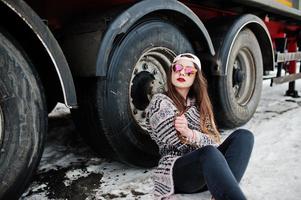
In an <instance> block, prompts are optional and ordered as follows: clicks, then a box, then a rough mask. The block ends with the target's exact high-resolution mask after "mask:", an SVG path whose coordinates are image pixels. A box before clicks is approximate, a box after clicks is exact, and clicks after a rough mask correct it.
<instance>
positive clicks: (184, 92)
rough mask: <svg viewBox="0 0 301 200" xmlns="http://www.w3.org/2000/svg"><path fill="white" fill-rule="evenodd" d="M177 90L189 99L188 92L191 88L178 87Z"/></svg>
mask: <svg viewBox="0 0 301 200" xmlns="http://www.w3.org/2000/svg"><path fill="white" fill-rule="evenodd" d="M176 90H177V92H178V93H179V94H180V95H181V96H182V97H183V98H184V99H185V101H186V99H187V95H188V92H189V89H187V88H176Z"/></svg>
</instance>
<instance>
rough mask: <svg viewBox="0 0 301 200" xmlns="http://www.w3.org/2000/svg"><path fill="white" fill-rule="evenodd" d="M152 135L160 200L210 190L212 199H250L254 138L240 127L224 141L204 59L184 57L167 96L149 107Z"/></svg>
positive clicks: (170, 75)
mask: <svg viewBox="0 0 301 200" xmlns="http://www.w3.org/2000/svg"><path fill="white" fill-rule="evenodd" d="M146 113H147V120H148V122H149V125H150V136H151V138H152V139H153V140H154V141H155V142H156V143H157V145H158V147H159V153H160V155H161V156H162V157H161V159H160V161H159V165H158V167H157V168H156V169H155V171H154V176H153V179H154V184H155V191H154V195H155V198H156V199H171V198H172V197H173V195H172V194H174V193H195V192H201V191H204V190H207V189H208V190H209V191H210V193H211V194H212V199H216V200H221V199H231V200H241V199H246V197H245V196H244V194H243V192H242V190H241V189H240V187H239V185H238V183H239V182H240V180H241V178H242V176H243V174H244V172H245V170H246V168H247V165H248V162H249V158H250V156H251V152H252V148H253V143H254V137H253V134H252V133H251V132H250V131H247V130H244V129H238V130H236V131H234V132H233V133H232V134H230V136H229V137H227V138H226V139H225V141H224V142H222V143H221V137H220V134H219V132H218V130H217V127H216V125H215V120H214V116H213V112H212V106H211V103H210V99H209V97H208V93H207V83H206V80H205V78H204V77H203V75H202V72H201V63H200V60H199V59H198V58H197V57H196V56H195V55H193V54H190V53H185V54H180V55H178V56H177V57H176V58H175V59H174V61H173V63H172V66H171V67H170V70H169V72H168V75H167V92H166V93H165V94H155V95H154V96H153V98H152V99H151V101H150V104H149V106H148V108H147V109H146Z"/></svg>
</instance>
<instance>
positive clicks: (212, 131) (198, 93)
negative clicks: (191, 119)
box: [166, 66, 221, 143]
mask: <svg viewBox="0 0 301 200" xmlns="http://www.w3.org/2000/svg"><path fill="white" fill-rule="evenodd" d="M195 67H196V66H195ZM196 69H198V68H197V67H196ZM171 75H172V67H170V68H169V70H168V73H167V91H166V95H167V96H168V97H169V98H171V99H172V100H173V102H174V103H175V105H176V107H177V109H178V111H179V112H183V111H185V109H186V108H187V106H186V101H185V99H184V98H183V97H182V96H181V95H180V94H179V93H178V92H177V90H176V89H175V86H174V85H173V84H172V82H171ZM188 97H194V98H195V99H196V106H197V108H198V109H199V112H200V127H201V131H202V132H203V133H205V134H207V135H209V136H211V138H212V139H214V140H215V142H218V143H220V140H221V137H220V133H219V131H218V129H217V126H216V123H215V119H214V114H213V109H212V104H211V101H210V98H209V95H208V92H207V80H206V78H205V77H204V75H203V73H202V71H200V70H198V71H197V73H196V77H195V80H194V82H193V84H192V86H191V87H190V89H189V92H188Z"/></svg>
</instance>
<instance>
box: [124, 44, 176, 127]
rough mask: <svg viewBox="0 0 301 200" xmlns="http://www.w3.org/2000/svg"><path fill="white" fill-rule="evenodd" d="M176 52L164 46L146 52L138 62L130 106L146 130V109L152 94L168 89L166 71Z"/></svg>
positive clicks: (136, 119) (140, 124)
mask: <svg viewBox="0 0 301 200" xmlns="http://www.w3.org/2000/svg"><path fill="white" fill-rule="evenodd" d="M174 57H175V53H173V52H172V51H171V50H169V49H167V48H163V47H155V48H152V49H150V50H148V51H147V52H145V53H144V54H143V55H142V56H141V57H140V58H139V60H138V62H137V63H136V65H135V67H134V69H133V72H132V76H131V82H130V88H129V90H130V93H129V94H130V97H129V102H130V108H131V112H132V116H133V117H134V119H135V121H136V122H137V124H138V125H139V126H140V127H141V128H142V129H144V130H146V127H145V125H146V124H145V123H146V118H145V109H146V107H147V106H148V104H149V102H150V100H151V98H152V96H153V95H154V94H156V93H162V92H164V91H165V90H166V84H165V83H166V71H167V69H168V68H169V66H170V64H171V62H172V59H173V58H174Z"/></svg>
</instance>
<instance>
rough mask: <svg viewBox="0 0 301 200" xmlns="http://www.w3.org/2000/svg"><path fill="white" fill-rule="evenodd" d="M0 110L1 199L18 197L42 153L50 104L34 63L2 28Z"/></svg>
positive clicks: (0, 38)
mask: <svg viewBox="0 0 301 200" xmlns="http://www.w3.org/2000/svg"><path fill="white" fill-rule="evenodd" d="M1 32H2V33H3V34H2V33H1ZM0 111H1V112H2V115H1V116H2V117H1V118H2V122H0V123H2V124H0V127H2V128H1V129H2V132H0V134H1V133H2V134H1V136H2V137H1V138H2V139H1V138H0V149H1V151H0V177H1V179H0V199H17V198H18V197H19V196H20V195H21V194H22V193H23V191H24V189H25V188H26V186H27V184H28V183H29V181H30V178H31V176H32V175H33V173H34V172H35V169H36V167H37V165H38V163H39V161H40V158H41V155H42V152H43V146H44V138H45V134H46V132H47V107H46V103H45V96H44V92H43V88H42V84H41V81H40V80H39V78H38V75H37V73H36V71H35V70H34V68H33V66H32V65H31V62H30V61H29V59H28V58H27V56H26V55H25V53H24V52H23V51H22V49H21V48H20V47H19V45H18V44H17V43H16V42H15V41H14V40H13V39H12V38H11V37H10V36H9V35H8V34H7V33H4V31H3V30H1V29H0ZM0 131H1V130H0Z"/></svg>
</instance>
